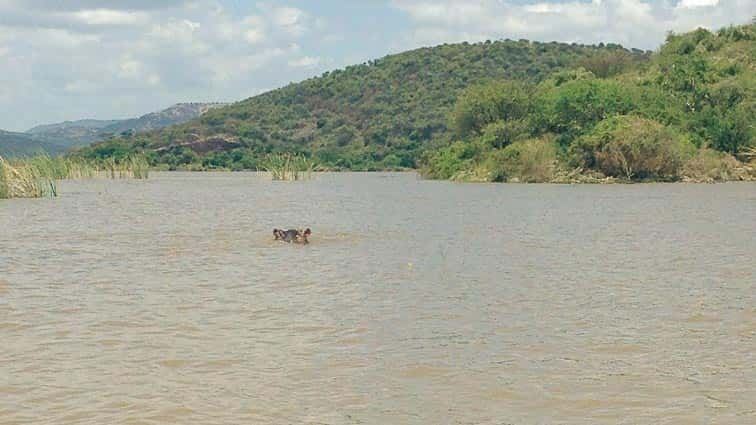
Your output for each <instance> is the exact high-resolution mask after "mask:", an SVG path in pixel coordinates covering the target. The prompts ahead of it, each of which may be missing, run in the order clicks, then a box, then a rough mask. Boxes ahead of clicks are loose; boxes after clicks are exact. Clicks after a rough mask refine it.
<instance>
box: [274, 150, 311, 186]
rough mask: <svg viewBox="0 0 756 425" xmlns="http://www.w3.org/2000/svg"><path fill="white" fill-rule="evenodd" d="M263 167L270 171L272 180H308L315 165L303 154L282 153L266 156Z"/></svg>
mask: <svg viewBox="0 0 756 425" xmlns="http://www.w3.org/2000/svg"><path fill="white" fill-rule="evenodd" d="M263 169H264V170H265V171H267V172H269V173H270V176H271V178H272V179H273V180H281V181H297V180H310V179H311V178H312V173H313V172H314V171H316V165H315V162H313V161H312V160H310V159H308V158H307V157H305V156H304V155H293V154H289V153H284V154H275V155H268V156H266V157H265V160H264V161H263Z"/></svg>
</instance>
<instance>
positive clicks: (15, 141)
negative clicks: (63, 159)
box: [0, 130, 66, 157]
mask: <svg viewBox="0 0 756 425" xmlns="http://www.w3.org/2000/svg"><path fill="white" fill-rule="evenodd" d="M65 150H66V149H65V148H64V147H63V146H61V145H58V144H55V143H51V142H49V141H47V140H45V139H40V138H39V137H37V136H34V135H31V134H27V133H14V132H11V131H3V130H0V156H2V157H13V156H23V155H33V154H36V153H42V152H44V153H48V154H51V155H54V154H58V153H61V152H64V151H65Z"/></svg>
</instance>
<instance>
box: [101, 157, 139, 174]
mask: <svg viewBox="0 0 756 425" xmlns="http://www.w3.org/2000/svg"><path fill="white" fill-rule="evenodd" d="M100 166H101V170H102V171H103V172H104V173H105V176H106V177H109V178H111V179H128V178H133V179H147V178H149V177H150V162H149V161H148V160H147V158H146V157H145V156H144V155H131V156H129V157H126V158H124V159H121V160H116V159H115V158H114V157H112V156H111V157H108V158H107V159H105V160H103V161H102V162H101V164H100Z"/></svg>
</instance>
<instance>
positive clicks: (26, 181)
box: [0, 157, 58, 199]
mask: <svg viewBox="0 0 756 425" xmlns="http://www.w3.org/2000/svg"><path fill="white" fill-rule="evenodd" d="M57 195H58V189H57V186H56V185H55V180H54V179H53V178H52V177H50V176H49V175H47V174H45V173H44V172H43V171H41V170H40V169H39V168H38V167H37V165H36V164H33V163H31V162H29V161H19V162H16V163H13V164H11V163H10V162H8V161H7V160H5V159H4V158H3V157H0V198H4V199H5V198H41V197H44V196H57Z"/></svg>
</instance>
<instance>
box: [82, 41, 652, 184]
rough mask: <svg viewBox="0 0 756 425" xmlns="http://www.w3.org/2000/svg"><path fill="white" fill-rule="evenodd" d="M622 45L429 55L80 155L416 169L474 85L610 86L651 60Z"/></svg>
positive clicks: (329, 77)
mask: <svg viewBox="0 0 756 425" xmlns="http://www.w3.org/2000/svg"><path fill="white" fill-rule="evenodd" d="M647 57H648V54H647V53H645V52H642V51H639V50H633V51H630V50H626V49H623V48H622V47H620V46H617V45H606V46H605V45H599V46H583V45H574V44H573V45H569V44H561V43H536V42H529V41H525V40H521V41H496V42H485V43H478V44H468V43H462V44H453V45H442V46H438V47H433V48H423V49H419V50H414V51H410V52H406V53H402V54H398V55H392V56H387V57H385V58H383V59H379V60H376V61H371V62H369V63H366V64H362V65H356V66H351V67H348V68H346V69H344V70H338V71H333V72H329V73H325V74H324V75H322V76H321V77H317V78H313V79H310V80H307V81H304V82H301V83H298V84H291V85H289V86H286V87H284V88H281V89H278V90H274V91H271V92H268V93H265V94H262V95H259V96H256V97H253V98H250V99H247V100H245V101H242V102H239V103H236V104H233V105H230V106H227V107H224V108H218V109H215V110H212V111H210V112H208V113H206V114H205V115H203V116H202V117H201V118H199V119H195V120H192V121H190V122H188V123H186V124H184V125H179V126H174V127H170V128H167V129H164V130H161V131H156V132H151V133H147V134H140V135H131V136H127V137H117V138H112V139H109V140H107V141H104V142H102V143H98V144H96V145H94V146H93V147H91V148H87V149H84V150H83V151H82V152H81V154H82V155H85V156H88V157H92V158H102V157H108V156H115V157H122V156H126V155H130V154H132V153H134V152H140V151H144V152H146V153H147V154H148V155H149V157H150V158H151V160H152V161H153V164H155V165H164V166H165V167H168V168H170V169H176V168H189V169H208V168H230V169H258V168H262V167H261V161H262V160H263V158H265V157H266V155H268V154H276V153H281V152H287V153H293V154H303V155H306V156H307V157H310V158H312V159H313V160H315V161H317V162H318V163H319V164H321V165H322V166H325V167H329V168H334V169H352V170H376V169H396V168H414V167H416V166H417V165H418V160H419V159H420V158H421V157H422V155H423V153H424V152H427V151H433V150H436V149H439V148H442V147H445V146H448V145H449V144H450V143H451V142H452V140H453V137H454V134H453V133H452V132H450V131H449V127H448V116H449V113H450V111H451V110H452V109H453V108H454V105H455V102H456V101H457V97H458V96H459V94H460V93H461V92H462V91H464V90H465V89H466V88H467V87H469V86H471V85H476V84H481V83H484V82H489V81H496V80H501V79H513V80H518V81H528V82H531V83H533V84H535V83H538V82H540V81H542V80H544V79H545V78H547V77H549V76H550V75H552V74H553V73H554V72H557V71H561V70H567V69H573V68H577V67H584V68H587V69H590V70H591V71H592V72H593V73H594V74H596V75H600V76H602V77H610V76H613V75H616V74H617V73H619V72H622V71H625V70H627V69H632V68H634V67H635V66H637V65H638V64H640V63H643V62H645V61H646V60H647Z"/></svg>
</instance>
